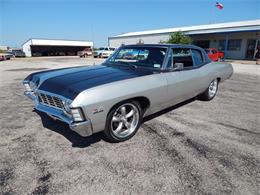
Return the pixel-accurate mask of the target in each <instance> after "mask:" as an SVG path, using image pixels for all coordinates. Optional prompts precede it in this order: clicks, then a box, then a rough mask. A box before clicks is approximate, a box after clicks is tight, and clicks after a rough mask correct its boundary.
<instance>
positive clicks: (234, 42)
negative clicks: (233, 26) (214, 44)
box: [218, 39, 242, 51]
mask: <svg viewBox="0 0 260 195" xmlns="http://www.w3.org/2000/svg"><path fill="white" fill-rule="evenodd" d="M241 42H242V40H241V39H230V40H228V46H227V50H228V51H240V49H241ZM225 43H226V40H219V42H218V50H220V51H224V50H225Z"/></svg>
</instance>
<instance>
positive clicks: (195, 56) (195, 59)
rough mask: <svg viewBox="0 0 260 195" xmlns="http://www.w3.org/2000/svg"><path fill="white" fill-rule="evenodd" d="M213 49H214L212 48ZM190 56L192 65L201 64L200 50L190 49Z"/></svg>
mask: <svg viewBox="0 0 260 195" xmlns="http://www.w3.org/2000/svg"><path fill="white" fill-rule="evenodd" d="M213 51H214V50H213ZM192 57H193V62H194V67H197V66H200V65H202V64H203V62H204V61H203V56H202V53H201V51H199V50H196V49H192Z"/></svg>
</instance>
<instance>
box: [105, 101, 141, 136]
mask: <svg viewBox="0 0 260 195" xmlns="http://www.w3.org/2000/svg"><path fill="white" fill-rule="evenodd" d="M139 120H140V113H139V111H138V108H137V107H136V106H135V105H134V104H132V103H126V104H123V105H121V106H120V107H118V108H117V109H116V111H115V112H114V113H113V117H112V119H111V123H110V125H111V130H112V133H113V134H114V136H116V137H118V138H125V137H128V136H129V135H131V134H132V133H133V132H134V131H135V130H136V128H137V126H138V124H139Z"/></svg>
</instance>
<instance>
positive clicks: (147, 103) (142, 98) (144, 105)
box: [107, 96, 151, 116]
mask: <svg viewBox="0 0 260 195" xmlns="http://www.w3.org/2000/svg"><path fill="white" fill-rule="evenodd" d="M129 101H137V102H138V103H139V104H140V107H141V109H142V112H143V113H145V111H146V110H147V109H148V108H149V107H150V105H151V101H150V100H149V99H148V98H147V97H145V96H137V97H132V98H128V99H125V100H121V101H120V102H117V103H116V104H114V105H113V106H112V107H111V108H110V109H109V111H108V113H107V116H108V114H109V113H110V112H111V110H112V109H113V108H115V107H116V106H118V105H120V104H123V103H125V102H129Z"/></svg>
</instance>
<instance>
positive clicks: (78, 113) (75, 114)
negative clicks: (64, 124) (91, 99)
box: [71, 108, 84, 122]
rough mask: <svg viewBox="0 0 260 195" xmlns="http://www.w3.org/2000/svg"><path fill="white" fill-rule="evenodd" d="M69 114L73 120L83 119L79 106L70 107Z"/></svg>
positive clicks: (79, 120)
mask: <svg viewBox="0 0 260 195" xmlns="http://www.w3.org/2000/svg"><path fill="white" fill-rule="evenodd" d="M71 114H72V117H73V120H74V121H75V122H81V121H84V116H83V113H82V111H81V109H80V108H71Z"/></svg>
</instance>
